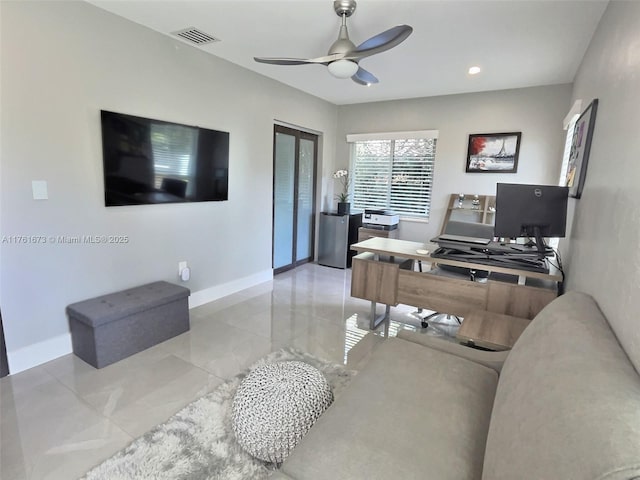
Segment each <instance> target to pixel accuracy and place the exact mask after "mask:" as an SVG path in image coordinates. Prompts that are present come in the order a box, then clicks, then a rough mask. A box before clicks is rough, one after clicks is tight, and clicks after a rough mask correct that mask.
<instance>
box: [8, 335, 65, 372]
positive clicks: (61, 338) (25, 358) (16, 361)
mask: <svg viewBox="0 0 640 480" xmlns="http://www.w3.org/2000/svg"><path fill="white" fill-rule="evenodd" d="M72 351H73V349H72V348H71V333H63V334H62V335H58V336H57V337H53V338H49V339H47V340H43V341H42V342H38V343H34V344H32V345H27V346H26V347H22V348H18V349H17V350H13V351H8V352H7V361H8V362H9V372H10V373H11V375H14V374H16V373H20V372H23V371H24V370H28V369H30V368H33V367H36V366H38V365H41V364H43V363H47V362H50V361H51V360H55V359H56V358H58V357H62V356H63V355H67V354H69V353H71V352H72Z"/></svg>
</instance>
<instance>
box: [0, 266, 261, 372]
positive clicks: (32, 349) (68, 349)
mask: <svg viewBox="0 0 640 480" xmlns="http://www.w3.org/2000/svg"><path fill="white" fill-rule="evenodd" d="M272 279H273V270H271V269H269V270H264V271H262V272H258V273H254V274H253V275H249V276H248V277H243V278H239V279H237V280H233V281H231V282H228V283H224V284H222V285H215V286H213V287H209V288H205V289H204V290H199V291H197V292H194V293H192V294H191V296H189V308H195V307H199V306H200V305H204V304H205V303H209V302H212V301H214V300H217V299H219V298H222V297H225V296H227V295H231V294H232V293H236V292H239V291H240V290H244V289H245V288H250V287H253V286H255V285H258V284H260V283H264V282H268V281H269V280H272ZM72 352H73V348H72V346H71V333H64V334H62V335H58V336H57V337H53V338H49V339H47V340H43V341H42V342H38V343H34V344H32V345H27V346H26V347H22V348H19V349H17V350H13V351H8V352H7V357H8V358H7V360H8V362H9V372H10V373H11V375H13V374H16V373H20V372H22V371H24V370H28V369H30V368H33V367H37V366H38V365H41V364H43V363H47V362H50V361H51V360H55V359H56V358H58V357H62V356H63V355H67V354H69V353H72Z"/></svg>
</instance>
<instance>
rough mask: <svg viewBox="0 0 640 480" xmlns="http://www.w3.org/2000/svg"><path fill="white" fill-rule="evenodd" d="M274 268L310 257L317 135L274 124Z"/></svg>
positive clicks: (275, 269)
mask: <svg viewBox="0 0 640 480" xmlns="http://www.w3.org/2000/svg"><path fill="white" fill-rule="evenodd" d="M273 145H274V146H273V268H274V272H275V273H280V272H283V271H286V270H289V269H291V268H294V267H296V266H297V265H300V264H303V263H306V262H309V261H311V260H313V253H314V252H313V245H314V233H315V232H314V225H315V185H316V173H315V172H316V156H317V152H318V137H317V136H316V135H312V134H309V133H306V132H301V131H299V130H294V129H292V128H287V127H283V126H280V125H276V126H275V128H274V139H273Z"/></svg>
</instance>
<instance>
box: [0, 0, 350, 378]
mask: <svg viewBox="0 0 640 480" xmlns="http://www.w3.org/2000/svg"><path fill="white" fill-rule="evenodd" d="M1 8H2V11H1V17H2V18H1V21H2V29H1V32H2V33H1V35H2V47H1V48H2V50H1V53H2V58H1V61H2V65H1V66H2V72H1V75H2V76H1V86H2V91H1V102H2V113H1V115H2V117H1V121H2V123H1V125H2V130H1V134H2V145H1V158H2V178H1V182H2V183H1V197H0V198H1V205H0V207H1V214H2V215H1V217H2V218H1V232H2V235H4V236H11V235H42V236H44V237H45V238H46V237H49V236H52V235H53V236H57V235H101V234H105V235H126V236H128V237H129V239H130V240H129V242H128V243H127V244H123V245H61V244H53V243H51V242H49V243H47V244H44V245H42V244H38V245H33V244H12V243H3V244H2V245H0V248H1V250H0V252H1V255H2V257H1V261H2V268H1V279H0V281H1V284H0V285H1V289H0V291H1V297H0V302H1V305H2V315H3V320H4V327H5V333H6V339H7V346H8V350H9V361H10V366H11V367H12V372H16V371H17V370H21V369H23V368H27V367H29V366H31V365H33V364H37V363H40V362H42V361H46V360H49V359H51V358H54V357H56V356H58V355H61V354H64V353H67V351H68V349H69V347H70V344H69V338H68V337H69V335H68V326H67V319H66V316H65V311H64V309H65V306H66V305H67V304H69V303H71V302H75V301H79V300H82V299H85V298H89V297H92V296H95V295H99V294H103V293H105V292H110V291H115V290H120V289H122V288H126V287H130V286H134V285H139V284H143V283H146V282H151V281H156V280H161V279H164V280H168V281H178V278H177V268H178V267H177V264H178V262H179V261H181V260H187V261H188V262H189V264H190V266H191V267H192V280H191V281H190V282H188V283H187V284H186V286H188V287H189V288H190V289H191V290H192V291H193V292H200V293H201V295H200V296H199V299H200V301H205V300H207V299H211V298H213V297H216V296H220V295H223V294H225V293H230V292H231V291H233V290H237V289H239V288H242V287H246V286H248V285H250V284H252V283H256V282H259V281H264V280H267V279H269V278H271V275H272V273H271V185H272V132H273V123H274V119H277V120H279V121H284V122H288V123H291V124H294V125H300V126H303V127H305V128H308V129H312V130H315V131H318V132H321V133H322V146H321V148H322V151H323V152H324V154H323V155H322V160H323V162H324V163H326V162H328V163H329V164H330V165H331V164H333V158H332V157H333V153H334V148H335V147H334V145H335V134H334V132H335V124H336V119H337V107H335V106H334V105H332V104H329V103H327V102H324V101H321V100H319V99H317V98H315V97H311V96H309V95H306V94H303V93H301V92H300V91H297V90H294V89H292V88H290V87H287V86H285V85H283V84H280V83H277V82H275V81H271V80H269V79H267V78H265V77H262V76H260V75H257V74H253V73H251V72H249V71H247V70H245V69H242V68H240V67H237V66H235V65H233V64H231V63H228V62H225V61H223V60H219V59H216V58H215V57H212V56H211V55H208V54H205V53H204V52H202V51H200V50H198V49H195V48H192V47H190V46H188V45H185V44H184V43H182V42H179V41H177V40H175V41H174V40H172V39H170V38H168V37H166V36H164V35H160V34H159V33H157V32H154V31H151V30H148V29H146V28H142V27H140V26H139V25H137V24H134V23H132V22H129V21H126V20H124V19H121V18H119V17H117V16H114V15H112V14H110V13H106V12H104V11H103V10H100V9H98V8H96V7H94V6H92V5H89V4H87V3H83V2H1ZM100 109H106V110H113V111H118V112H123V113H130V114H134V115H140V116H144V117H149V118H157V119H163V120H169V121H174V122H179V123H186V124H190V125H200V126H204V127H208V128H213V129H220V130H225V131H228V132H230V133H231V137H230V138H231V145H230V185H229V201H227V202H217V203H211V202H207V203H199V204H174V205H151V206H136V207H117V208H105V207H104V199H103V180H102V152H101V139H100V138H101V137H100V118H99V112H100ZM327 145H328V146H329V147H327ZM324 163H322V162H321V164H320V165H321V168H323V165H324ZM32 180H46V181H47V182H48V187H49V200H39V201H36V200H33V198H32V194H31V181H32ZM319 197H320V195H319ZM202 292H204V294H202ZM65 350H66V351H65Z"/></svg>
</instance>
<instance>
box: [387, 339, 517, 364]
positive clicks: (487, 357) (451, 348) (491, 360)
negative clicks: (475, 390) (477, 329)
mask: <svg viewBox="0 0 640 480" xmlns="http://www.w3.org/2000/svg"><path fill="white" fill-rule="evenodd" d="M398 338H402V339H403V340H407V341H409V342H413V343H417V344H420V345H423V346H425V347H429V348H433V349H435V350H440V351H442V352H445V353H450V354H451V355H455V356H457V357H462V358H466V359H467V360H470V361H472V362H475V363H479V364H480V365H484V366H485V367H489V368H491V369H493V370H495V371H496V372H498V373H500V371H501V370H502V365H503V363H504V361H505V360H506V359H507V355H509V351H508V350H507V351H503V352H487V351H485V350H477V349H475V348H471V347H467V346H464V345H460V344H459V343H453V342H449V341H447V340H443V339H441V338H438V337H433V336H431V335H424V334H420V333H417V332H409V331H407V330H402V331H400V332H399V333H398Z"/></svg>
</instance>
